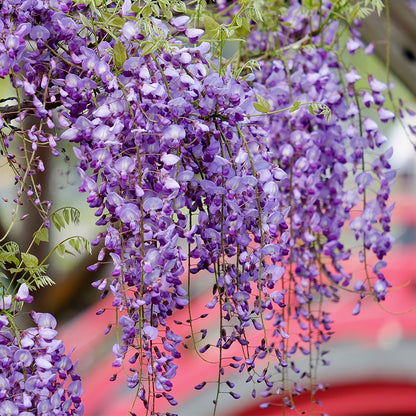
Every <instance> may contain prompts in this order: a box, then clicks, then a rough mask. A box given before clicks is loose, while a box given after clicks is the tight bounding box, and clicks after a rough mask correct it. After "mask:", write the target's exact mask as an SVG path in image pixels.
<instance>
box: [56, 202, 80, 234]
mask: <svg viewBox="0 0 416 416" xmlns="http://www.w3.org/2000/svg"><path fill="white" fill-rule="evenodd" d="M80 215H81V214H80V212H79V210H78V209H76V208H74V207H64V208H61V209H58V210H57V211H55V212H54V213H52V215H51V221H52V224H53V225H54V226H55V227H56V229H57V230H58V231H61V229H62V228H65V226H66V225H69V224H78V223H79V217H80Z"/></svg>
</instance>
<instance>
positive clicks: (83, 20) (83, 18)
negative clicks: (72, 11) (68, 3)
mask: <svg viewBox="0 0 416 416" xmlns="http://www.w3.org/2000/svg"><path fill="white" fill-rule="evenodd" d="M79 18H80V20H81V23H82V24H83V25H84V26H85V27H88V28H90V29H91V28H92V23H91V20H90V19H88V18H87V17H86V16H84V15H83V14H82V13H80V14H79Z"/></svg>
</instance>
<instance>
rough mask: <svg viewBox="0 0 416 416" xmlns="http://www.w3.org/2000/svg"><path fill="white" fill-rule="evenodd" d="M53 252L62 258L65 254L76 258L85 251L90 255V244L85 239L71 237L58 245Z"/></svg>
mask: <svg viewBox="0 0 416 416" xmlns="http://www.w3.org/2000/svg"><path fill="white" fill-rule="evenodd" d="M53 251H56V253H57V254H58V255H59V256H60V257H64V256H65V255H66V254H70V255H72V256H76V255H79V254H82V253H83V252H85V251H86V252H88V253H90V254H91V244H90V242H89V241H88V240H87V239H86V238H85V237H82V236H73V237H69V238H67V239H65V240H64V241H62V242H61V243H59V244H58V245H57V246H56V247H55V248H54V249H53Z"/></svg>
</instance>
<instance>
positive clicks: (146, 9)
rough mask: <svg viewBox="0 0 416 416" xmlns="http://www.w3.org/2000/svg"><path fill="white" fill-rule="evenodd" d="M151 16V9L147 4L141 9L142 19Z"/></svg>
mask: <svg viewBox="0 0 416 416" xmlns="http://www.w3.org/2000/svg"><path fill="white" fill-rule="evenodd" d="M151 15H152V8H151V7H150V5H149V4H147V5H146V6H144V7H143V9H142V17H150V16H151Z"/></svg>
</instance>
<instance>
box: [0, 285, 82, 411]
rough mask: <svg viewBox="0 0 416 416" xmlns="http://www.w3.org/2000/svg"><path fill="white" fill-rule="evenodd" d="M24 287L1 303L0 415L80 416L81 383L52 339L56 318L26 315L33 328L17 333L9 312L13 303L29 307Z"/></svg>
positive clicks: (69, 356) (67, 359) (61, 343)
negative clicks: (17, 302)
mask: <svg viewBox="0 0 416 416" xmlns="http://www.w3.org/2000/svg"><path fill="white" fill-rule="evenodd" d="M32 299H33V298H32V297H31V296H30V295H29V293H28V288H27V285H26V284H25V283H24V284H22V285H21V286H20V288H19V290H18V292H17V293H16V296H15V298H14V300H13V299H12V296H11V295H8V297H6V298H3V303H2V305H0V308H1V310H0V399H1V400H0V414H2V415H10V416H17V415H23V416H34V415H65V416H72V415H73V416H76V415H77V416H80V415H82V414H83V413H84V406H83V404H82V403H81V395H82V391H83V390H82V385H81V380H80V378H79V376H78V375H77V373H76V372H75V367H76V363H73V362H72V360H71V353H69V354H65V347H64V345H63V342H62V341H60V340H59V339H56V336H57V334H58V333H57V331H56V329H55V328H56V324H57V322H56V319H55V318H54V317H53V316H52V315H51V314H49V313H37V312H33V311H32V313H31V317H32V319H33V321H34V323H35V324H36V326H34V327H30V328H27V329H25V330H19V329H18V328H17V327H16V325H15V323H14V322H13V316H12V312H11V308H12V304H14V301H19V302H22V301H23V302H26V303H30V302H31V301H32Z"/></svg>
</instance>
